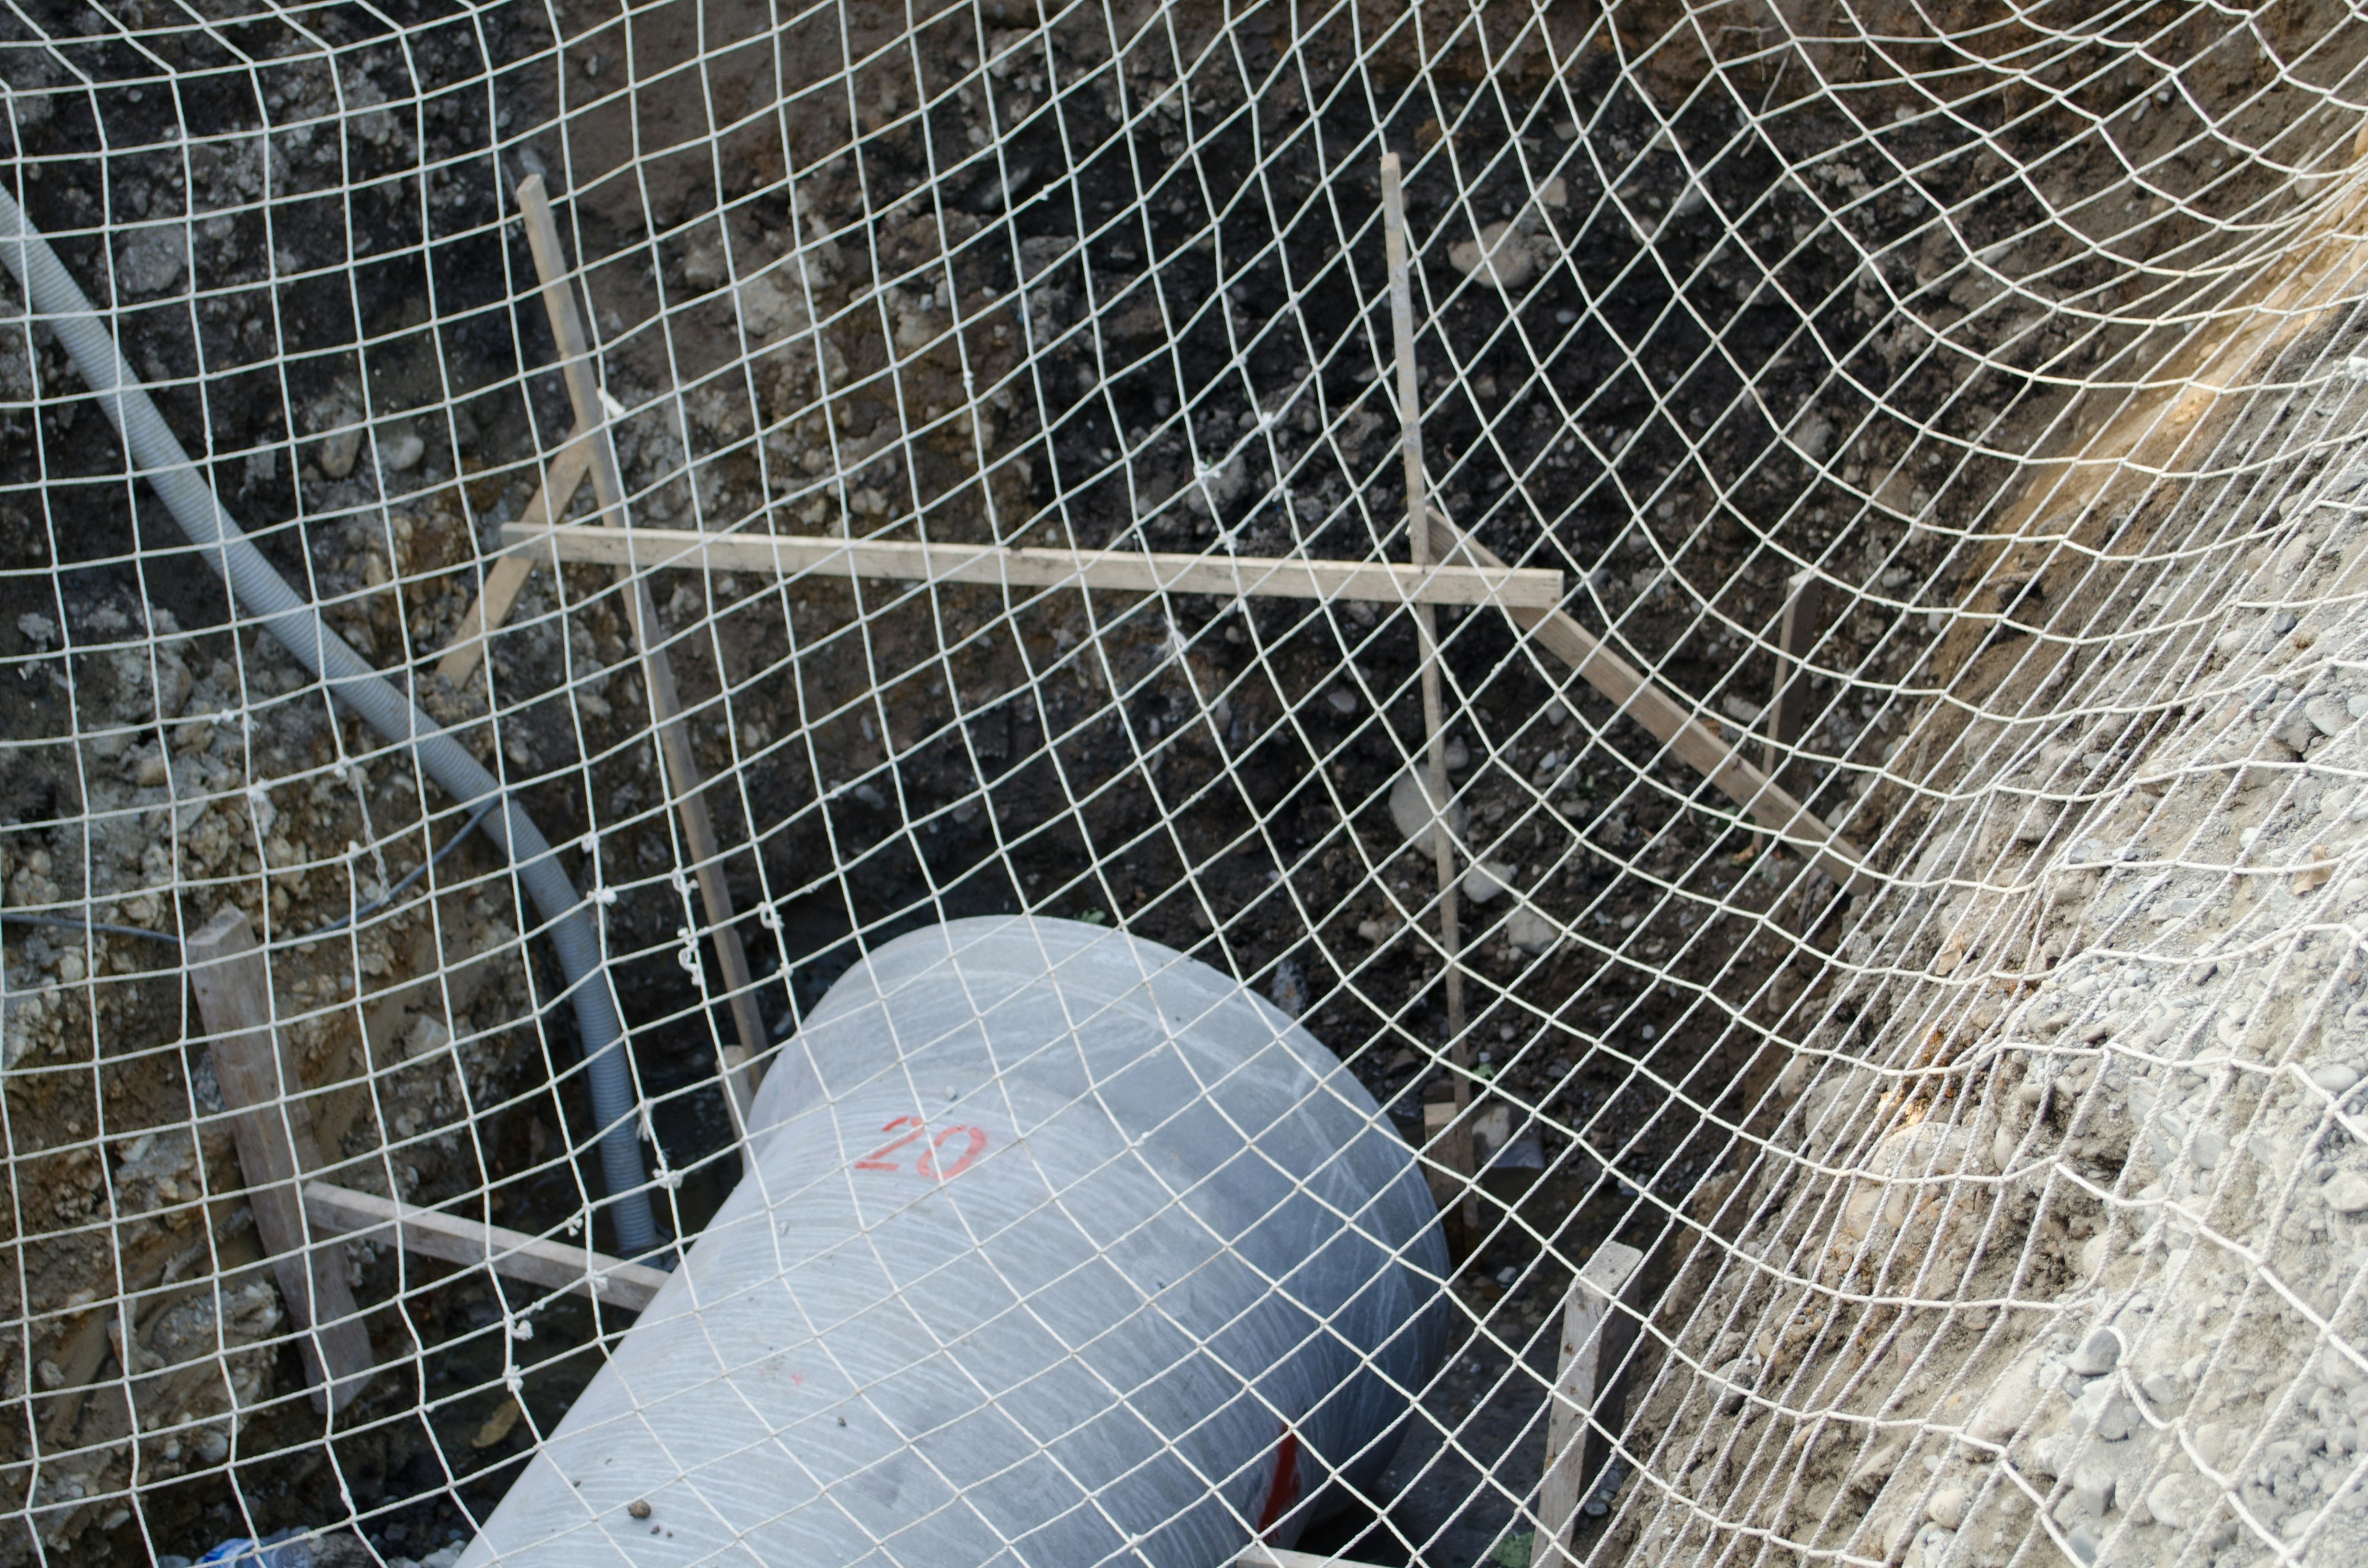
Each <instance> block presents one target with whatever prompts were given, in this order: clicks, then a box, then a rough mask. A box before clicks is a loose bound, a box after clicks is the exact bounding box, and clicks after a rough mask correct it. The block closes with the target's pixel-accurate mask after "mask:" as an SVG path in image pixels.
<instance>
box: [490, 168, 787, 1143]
mask: <svg viewBox="0 0 2368 1568" xmlns="http://www.w3.org/2000/svg"><path fill="white" fill-rule="evenodd" d="M518 212H519V214H520V216H521V217H523V218H524V219H525V222H526V238H527V245H528V248H529V249H530V250H531V251H533V253H534V267H535V273H536V275H537V276H538V277H539V278H541V282H542V306H543V310H544V311H545V312H547V313H548V314H549V315H550V317H551V335H552V338H553V339H554V340H555V341H556V342H557V343H558V345H559V367H560V371H561V373H562V375H563V376H564V379H565V381H566V383H567V401H568V403H569V404H570V405H571V406H572V407H573V408H574V410H575V427H576V428H577V429H578V430H582V431H586V432H588V433H589V434H590V437H591V439H590V441H589V442H588V446H589V448H590V458H591V466H592V493H593V495H594V498H595V499H597V500H598V502H599V504H600V515H601V517H602V519H603V520H604V521H607V522H609V523H622V522H623V521H624V504H625V480H624V475H623V474H622V473H621V472H620V471H619V469H618V467H617V449H616V445H615V443H614V441H613V439H612V438H611V435H610V432H609V422H608V415H607V412H606V411H605V410H604V409H603V408H602V407H601V406H600V389H599V385H598V382H597V381H594V380H593V376H592V352H591V349H590V347H588V346H587V343H586V338H585V335H584V321H583V318H582V317H581V316H580V315H579V314H577V313H576V309H575V290H573V289H571V288H569V287H568V283H567V263H566V259H565V257H564V256H563V255H562V253H561V251H560V248H559V225H558V224H557V223H555V222H552V216H551V199H550V198H549V197H548V196H547V195H546V194H545V193H544V191H543V188H542V176H540V175H530V176H528V177H527V178H525V179H523V180H520V181H519V182H518ZM617 583H618V585H619V586H620V588H622V589H623V591H624V596H625V615H626V619H628V620H629V621H630V622H631V623H632V629H633V641H634V642H635V644H636V645H637V646H638V647H639V648H640V649H641V654H642V677H643V685H644V686H645V687H648V690H649V695H650V707H651V710H652V712H653V715H654V717H655V722H656V726H657V734H658V755H659V756H660V758H661V759H662V760H663V762H664V764H665V767H666V790H667V793H668V794H670V795H672V796H673V797H674V804H675V813H676V815H677V817H678V818H679V819H680V821H681V824H682V836H683V842H684V844H685V845H686V846H688V847H689V850H690V858H691V865H692V869H693V875H694V876H695V877H696V878H697V879H698V882H699V899H700V906H701V907H702V908H703V909H704V910H705V911H706V914H707V924H708V927H709V932H708V939H709V941H710V942H711V943H712V944H713V947H714V949H715V963H716V968H717V969H718V970H720V971H722V973H723V985H724V989H725V991H726V992H727V993H728V994H729V998H730V1005H731V1009H732V1026H733V1032H734V1034H736V1035H738V1036H739V1037H740V1043H739V1044H738V1045H737V1046H731V1045H727V1046H724V1047H723V1052H722V1054H723V1062H722V1064H721V1065H722V1068H723V1073H722V1076H723V1088H724V1096H723V1098H724V1105H725V1108H727V1109H728V1110H729V1111H730V1112H731V1115H732V1130H733V1131H734V1133H736V1134H738V1135H739V1137H740V1140H741V1143H742V1152H743V1156H744V1158H745V1156H746V1142H747V1135H748V1110H749V1108H750V1106H751V1105H753V1104H754V1103H755V1101H756V1097H757V1085H756V1076H757V1072H758V1068H757V1065H756V1062H757V1056H758V1055H759V1053H761V1052H762V1051H764V1049H765V1044H766V1040H765V1021H764V1017H763V1015H762V1014H760V1013H759V1012H758V1011H757V994H756V985H755V981H754V980H753V978H752V977H751V976H750V974H749V972H748V952H747V949H746V948H744V947H742V946H741V944H740V929H739V927H738V926H735V925H734V923H733V921H734V913H733V908H732V888H731V884H730V883H729V882H728V881H726V880H725V878H724V875H723V861H722V859H721V858H720V857H719V855H718V852H717V847H716V841H715V822H714V819H713V818H712V817H711V816H710V815H709V814H708V811H707V796H706V793H705V791H706V789H707V781H706V779H704V778H701V777H700V771H699V759H698V757H697V756H695V755H694V754H693V752H692V751H691V746H690V731H689V726H688V725H686V724H685V723H684V722H683V717H682V700H681V697H680V694H679V693H678V691H677V688H676V687H675V681H674V661H673V660H672V659H670V658H668V657H667V656H666V648H665V645H664V639H663V637H662V635H661V633H660V631H659V629H658V616H657V607H656V606H655V604H653V603H652V602H651V600H650V590H649V585H648V584H647V583H646V582H645V581H644V580H643V578H642V577H641V576H640V575H639V574H636V573H635V572H634V570H633V569H632V567H631V566H620V567H618V568H617Z"/></svg>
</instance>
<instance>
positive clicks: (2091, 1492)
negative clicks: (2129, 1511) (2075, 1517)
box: [2072, 1468, 2113, 1519]
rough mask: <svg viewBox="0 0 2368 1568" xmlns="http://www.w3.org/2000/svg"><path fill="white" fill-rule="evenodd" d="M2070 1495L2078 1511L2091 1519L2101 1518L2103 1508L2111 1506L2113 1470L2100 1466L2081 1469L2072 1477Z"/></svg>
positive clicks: (2103, 1511) (2103, 1512) (2103, 1515)
mask: <svg viewBox="0 0 2368 1568" xmlns="http://www.w3.org/2000/svg"><path fill="white" fill-rule="evenodd" d="M2072 1495H2073V1497H2074V1498H2076V1499H2077V1500H2078V1503H2079V1506H2080V1511H2081V1512H2082V1513H2084V1514H2086V1515H2088V1516H2089V1517H2090V1518H2092V1519H2101V1518H2103V1517H2105V1510H2106V1509H2108V1508H2110V1507H2112V1506H2113V1472H2112V1471H2110V1470H2105V1469H2102V1468H2098V1469H2089V1470H2082V1471H2079V1472H2078V1473H2077V1474H2075V1475H2074V1476H2073V1477H2072Z"/></svg>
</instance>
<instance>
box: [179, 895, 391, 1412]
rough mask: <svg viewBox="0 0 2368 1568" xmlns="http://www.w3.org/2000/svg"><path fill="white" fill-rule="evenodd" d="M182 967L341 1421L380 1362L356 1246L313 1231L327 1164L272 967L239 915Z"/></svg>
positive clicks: (315, 1361) (292, 1300) (193, 946)
mask: <svg viewBox="0 0 2368 1568" xmlns="http://www.w3.org/2000/svg"><path fill="white" fill-rule="evenodd" d="M183 961H184V962H185V963H187V965H188V971H189V984H190V987H191V989H193V990H194V991H196V993H197V996H198V1014H199V1017H201V1018H202V1019H203V1020H204V1022H205V1027H206V1033H207V1034H209V1035H211V1037H212V1043H211V1047H210V1054H211V1056H212V1059H213V1064H214V1081H215V1082H216V1083H217V1084H219V1085H222V1104H223V1105H224V1106H226V1107H227V1108H229V1110H230V1112H231V1138H232V1140H233V1142H234V1143H235V1144H236V1145H237V1148H238V1164H239V1169H240V1170H241V1171H242V1172H243V1173H244V1174H245V1176H246V1201H247V1206H248V1208H249V1209H251V1210H254V1213H255V1232H256V1236H258V1237H259V1238H260V1239H261V1240H262V1243H263V1248H264V1252H265V1253H266V1255H268V1256H269V1257H270V1259H271V1273H272V1278H274V1279H276V1280H277V1281H278V1282H279V1299H280V1301H281V1302H282V1303H283V1304H285V1306H286V1307H287V1309H288V1318H289V1321H290V1323H292V1324H295V1325H296V1328H297V1330H298V1338H297V1342H296V1344H297V1348H298V1349H299V1350H300V1351H302V1354H303V1358H304V1377H305V1381H308V1382H310V1383H311V1384H312V1385H313V1409H315V1410H318V1411H321V1412H322V1413H324V1415H328V1416H329V1417H330V1418H331V1419H332V1420H334V1419H336V1414H337V1413H338V1412H339V1411H341V1410H344V1409H346V1408H347V1407H348V1406H350V1405H351V1404H352V1403H353V1402H354V1400H355V1399H356V1398H357V1397H359V1395H360V1393H361V1392H362V1387H363V1385H364V1384H366V1383H368V1382H369V1381H370V1376H371V1373H372V1371H373V1370H374V1369H375V1366H374V1363H373V1361H372V1358H371V1356H370V1331H369V1329H367V1328H366V1327H364V1326H363V1324H362V1319H361V1312H360V1309H359V1308H358V1307H357V1306H355V1304H354V1294H353V1291H352V1290H350V1289H349V1288H348V1287H347V1284H346V1255H345V1249H344V1248H343V1247H342V1246H338V1245H335V1244H329V1245H322V1246H317V1247H316V1246H314V1245H313V1243H312V1241H311V1239H310V1237H309V1236H308V1235H307V1234H306V1232H305V1228H304V1210H303V1206H302V1202H301V1201H300V1200H299V1199H298V1197H297V1191H296V1184H297V1183H298V1181H299V1180H301V1179H302V1176H303V1173H304V1168H305V1166H307V1165H311V1164H313V1163H314V1161H315V1159H316V1157H317V1156H316V1153H315V1151H314V1150H313V1147H312V1142H313V1139H312V1121H311V1116H310V1113H309V1111H308V1109H307V1108H306V1104H305V1101H304V1099H303V1098H302V1087H303V1084H302V1079H301V1078H300V1077H299V1076H298V1074H297V1072H296V1067H295V1063H294V1062H292V1061H291V1060H290V1057H289V1055H288V1052H287V1050H286V1042H285V1041H284V1040H282V1038H281V1037H280V1033H279V1028H277V1027H276V1026H275V1025H274V1023H273V1021H272V1013H271V971H270V967H269V965H268V964H267V963H266V962H265V960H264V956H263V950H262V949H260V948H258V947H256V942H255V933H254V932H253V931H252V930H251V929H249V928H248V926H247V923H246V915H245V913H244V912H243V911H241V910H238V909H226V910H224V911H222V913H221V914H220V915H215V916H214V917H213V919H212V920H211V921H210V922H208V923H207V925H206V926H205V927H204V928H203V929H202V930H200V931H199V932H198V933H197V934H196V935H195V936H193V937H190V938H189V940H188V947H187V948H186V949H184V960H183Z"/></svg>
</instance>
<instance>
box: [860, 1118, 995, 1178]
mask: <svg viewBox="0 0 2368 1568" xmlns="http://www.w3.org/2000/svg"><path fill="white" fill-rule="evenodd" d="M900 1127H904V1128H909V1129H911V1131H908V1132H906V1133H905V1135H904V1136H903V1137H902V1138H899V1139H896V1140H895V1141H894V1142H888V1143H882V1145H881V1146H880V1147H879V1148H877V1149H874V1150H872V1151H871V1153H868V1154H866V1155H864V1156H863V1158H861V1159H860V1160H858V1161H856V1162H855V1168H856V1169H857V1170H859V1171H894V1170H902V1169H904V1167H903V1166H902V1165H898V1164H897V1163H896V1162H895V1161H894V1160H892V1159H890V1158H889V1157H888V1156H889V1155H891V1154H894V1153H895V1152H896V1151H897V1150H899V1149H901V1148H903V1147H904V1146H905V1144H907V1143H910V1142H915V1141H916V1140H917V1139H922V1138H928V1136H929V1128H928V1123H927V1122H925V1121H923V1120H922V1119H920V1118H919V1117H917V1116H900V1117H898V1118H896V1119H894V1121H891V1122H890V1123H889V1124H888V1125H887V1126H885V1127H883V1128H882V1129H881V1130H880V1131H882V1132H894V1131H896V1130H897V1129H898V1128H900ZM957 1134H959V1135H962V1136H963V1137H964V1138H966V1139H967V1141H968V1146H967V1147H966V1148H964V1149H963V1150H962V1153H959V1154H957V1155H956V1156H955V1157H954V1161H953V1164H951V1165H945V1166H940V1165H939V1164H938V1156H939V1154H940V1153H943V1152H944V1150H945V1147H946V1141H947V1140H948V1139H950V1138H952V1137H955V1136H956V1135H957ZM986 1142H987V1139H986V1130H985V1128H983V1127H973V1126H971V1125H969V1124H968V1123H967V1122H956V1123H955V1124H954V1125H953V1126H951V1127H949V1128H947V1129H946V1130H945V1131H943V1132H940V1133H939V1134H938V1135H937V1137H936V1138H934V1139H932V1140H931V1141H930V1142H929V1146H928V1148H926V1149H923V1150H922V1151H921V1156H920V1158H919V1159H917V1160H916V1161H914V1162H913V1170H914V1173H915V1174H916V1175H918V1176H928V1177H929V1178H930V1179H931V1180H933V1181H951V1180H952V1179H953V1178H954V1177H956V1176H960V1175H962V1172H964V1171H966V1170H968V1169H970V1167H971V1165H972V1163H973V1162H974V1161H975V1160H977V1158H978V1157H979V1156H980V1155H981V1154H983V1153H985V1152H986Z"/></svg>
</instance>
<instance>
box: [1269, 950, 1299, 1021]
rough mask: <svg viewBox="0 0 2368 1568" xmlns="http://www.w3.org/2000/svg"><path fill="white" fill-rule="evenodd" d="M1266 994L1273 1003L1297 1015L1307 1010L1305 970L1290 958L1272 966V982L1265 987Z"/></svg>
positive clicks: (1292, 1014)
mask: <svg viewBox="0 0 2368 1568" xmlns="http://www.w3.org/2000/svg"><path fill="white" fill-rule="evenodd" d="M1267 995H1268V997H1269V999H1270V1000H1272V1002H1273V1003H1274V1005H1275V1006H1278V1007H1280V1008H1281V1009H1282V1010H1283V1011H1284V1012H1286V1013H1288V1014H1290V1015H1291V1016H1292V1017H1294V1018H1295V1017H1299V1016H1300V1015H1301V1014H1303V1013H1304V1012H1306V1011H1307V1003H1308V994H1307V971H1304V970H1303V969H1301V968H1300V967H1299V965H1298V964H1296V963H1295V962H1293V961H1292V960H1290V959H1285V960H1282V961H1281V963H1279V964H1277V965H1275V967H1274V983H1273V984H1271V985H1269V987H1267Z"/></svg>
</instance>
